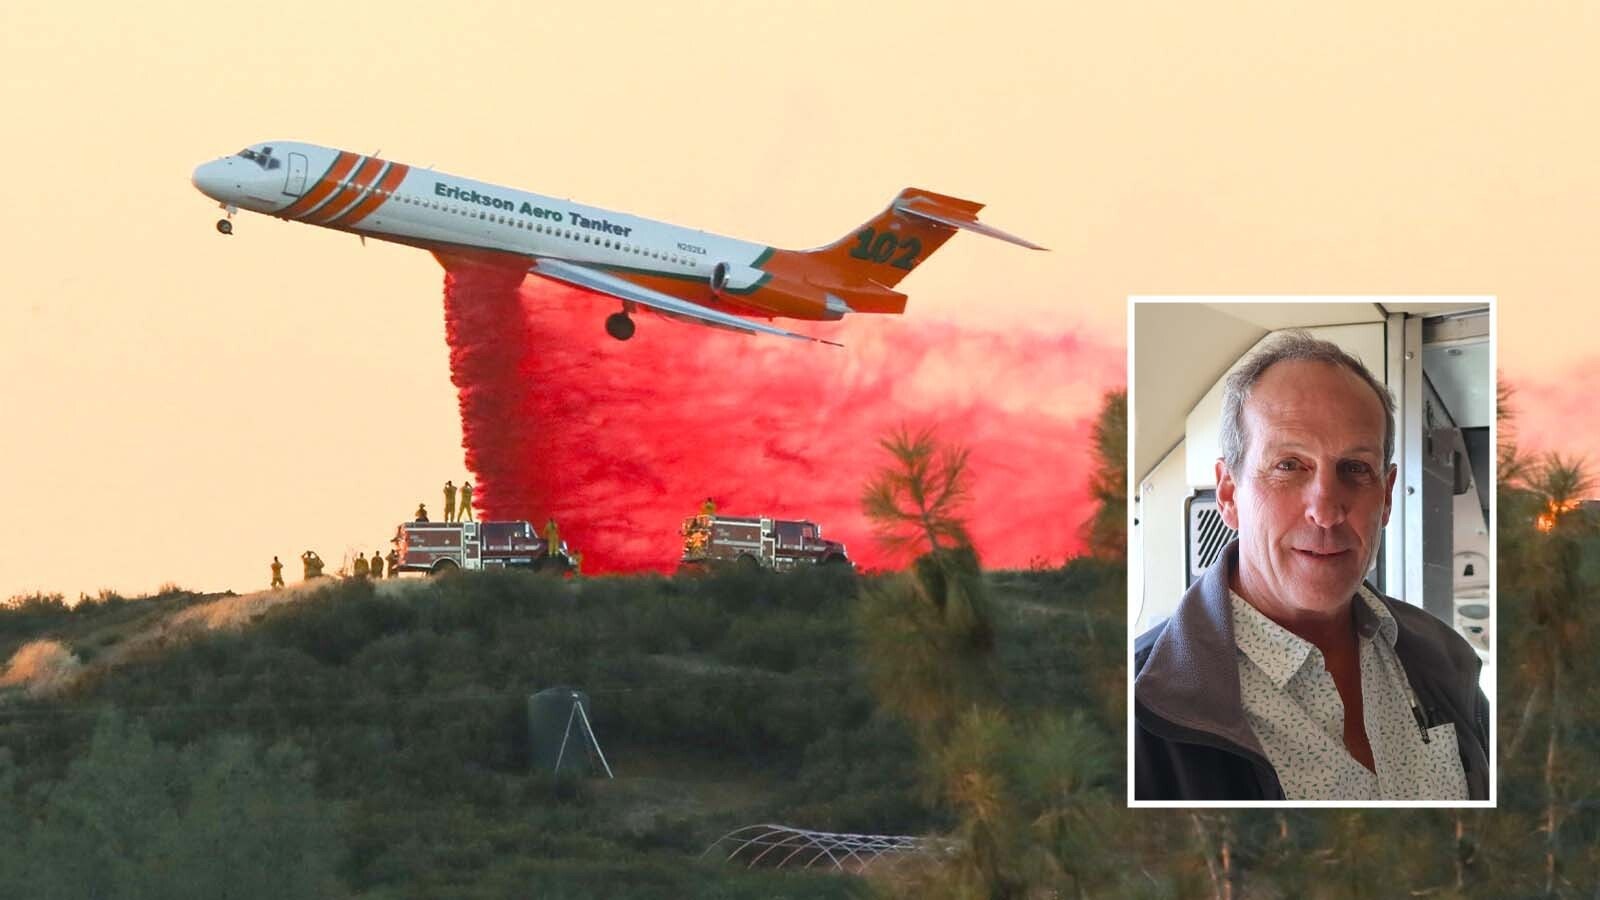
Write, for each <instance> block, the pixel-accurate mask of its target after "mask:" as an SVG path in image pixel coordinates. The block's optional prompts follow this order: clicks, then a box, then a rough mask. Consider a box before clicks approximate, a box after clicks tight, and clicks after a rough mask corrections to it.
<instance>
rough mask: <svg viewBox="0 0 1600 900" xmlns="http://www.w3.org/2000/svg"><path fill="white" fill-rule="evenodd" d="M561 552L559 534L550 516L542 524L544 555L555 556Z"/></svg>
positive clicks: (553, 518)
mask: <svg viewBox="0 0 1600 900" xmlns="http://www.w3.org/2000/svg"><path fill="white" fill-rule="evenodd" d="M560 552H561V532H560V531H558V530H556V520H555V517H554V516H551V517H550V518H549V519H547V520H546V521H545V523H544V553H545V555H546V556H555V555H556V554H557V553H560Z"/></svg>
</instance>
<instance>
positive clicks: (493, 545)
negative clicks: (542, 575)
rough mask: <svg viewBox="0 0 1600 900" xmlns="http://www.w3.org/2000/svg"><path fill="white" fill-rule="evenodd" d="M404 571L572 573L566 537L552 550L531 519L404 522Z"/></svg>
mask: <svg viewBox="0 0 1600 900" xmlns="http://www.w3.org/2000/svg"><path fill="white" fill-rule="evenodd" d="M394 546H395V550H396V552H398V553H399V554H400V565H399V570H400V571H402V572H427V573H428V574H430V575H440V574H443V573H446V572H454V571H456V570H458V569H467V570H476V569H504V568H511V567H517V568H527V569H535V570H539V571H549V572H569V571H571V570H572V558H571V557H570V556H569V555H568V554H567V543H566V541H562V542H561V546H560V547H557V548H555V552H554V553H553V554H552V553H550V552H549V551H548V548H547V547H546V546H545V540H544V538H543V537H541V536H540V535H539V534H538V533H537V532H535V531H534V529H533V525H532V524H530V523H528V522H405V523H403V524H401V525H400V527H399V528H397V529H395V533H394Z"/></svg>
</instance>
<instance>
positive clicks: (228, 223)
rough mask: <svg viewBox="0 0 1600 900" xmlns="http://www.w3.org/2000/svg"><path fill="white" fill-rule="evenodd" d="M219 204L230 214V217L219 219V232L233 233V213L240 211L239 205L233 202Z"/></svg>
mask: <svg viewBox="0 0 1600 900" xmlns="http://www.w3.org/2000/svg"><path fill="white" fill-rule="evenodd" d="M217 205H218V206H220V207H222V209H223V211H224V212H226V213H227V214H228V218H226V219H218V220H217V232H218V233H219V234H233V221H232V220H233V214H234V213H236V212H238V211H239V207H237V206H234V205H233V204H231V203H218V204H217Z"/></svg>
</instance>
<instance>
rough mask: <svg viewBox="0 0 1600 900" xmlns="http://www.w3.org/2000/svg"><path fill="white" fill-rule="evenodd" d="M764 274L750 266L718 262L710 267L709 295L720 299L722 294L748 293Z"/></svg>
mask: <svg viewBox="0 0 1600 900" xmlns="http://www.w3.org/2000/svg"><path fill="white" fill-rule="evenodd" d="M766 274H767V273H765V272H763V271H761V270H760V269H756V268H752V267H750V266H741V265H737V264H734V263H727V262H719V263H717V264H716V265H714V266H712V267H711V278H710V282H711V293H713V294H715V295H716V296H718V297H720V296H722V295H723V293H724V292H727V293H733V294H744V293H748V292H749V291H750V289H751V288H753V287H755V286H756V284H758V283H759V282H760V281H761V279H762V278H764V277H766Z"/></svg>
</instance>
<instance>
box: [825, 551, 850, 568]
mask: <svg viewBox="0 0 1600 900" xmlns="http://www.w3.org/2000/svg"><path fill="white" fill-rule="evenodd" d="M822 564H823V565H825V566H848V565H850V560H848V559H845V558H844V557H842V556H840V555H839V554H837V553H835V554H834V555H832V556H830V557H828V558H827V559H824V560H823V561H822Z"/></svg>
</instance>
